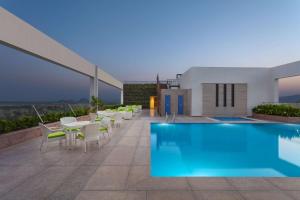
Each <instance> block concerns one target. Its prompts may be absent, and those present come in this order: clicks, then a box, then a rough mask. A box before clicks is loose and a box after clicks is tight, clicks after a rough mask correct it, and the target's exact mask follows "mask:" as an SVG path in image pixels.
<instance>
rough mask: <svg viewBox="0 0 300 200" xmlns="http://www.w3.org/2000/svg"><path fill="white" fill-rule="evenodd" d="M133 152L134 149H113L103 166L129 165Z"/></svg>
mask: <svg viewBox="0 0 300 200" xmlns="http://www.w3.org/2000/svg"><path fill="white" fill-rule="evenodd" d="M134 152H135V148H134V147H115V148H114V149H113V150H112V152H111V153H110V154H109V155H108V156H107V157H106V159H105V160H104V163H103V165H130V164H131V162H132V160H133V157H134Z"/></svg>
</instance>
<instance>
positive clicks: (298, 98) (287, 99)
mask: <svg viewBox="0 0 300 200" xmlns="http://www.w3.org/2000/svg"><path fill="white" fill-rule="evenodd" d="M279 102H280V103H300V94H297V95H292V96H284V97H279Z"/></svg>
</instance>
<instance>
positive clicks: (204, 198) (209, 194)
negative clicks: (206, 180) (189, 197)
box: [194, 191, 244, 200]
mask: <svg viewBox="0 0 300 200" xmlns="http://www.w3.org/2000/svg"><path fill="white" fill-rule="evenodd" d="M194 194H195V196H196V199H197V200H243V199H244V198H243V197H242V196H241V195H240V194H239V193H238V192H237V191H194Z"/></svg>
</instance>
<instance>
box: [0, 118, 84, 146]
mask: <svg viewBox="0 0 300 200" xmlns="http://www.w3.org/2000/svg"><path fill="white" fill-rule="evenodd" d="M77 120H79V121H82V120H89V116H88V115H85V116H81V117H77ZM47 126H49V127H59V122H54V123H49V124H47ZM41 135H42V133H41V130H40V128H39V127H38V126H36V127H32V128H27V129H22V130H18V131H13V132H10V133H5V134H1V135H0V149H3V148H6V147H9V146H12V145H15V144H18V143H21V142H24V141H26V140H29V139H32V138H36V137H39V136H41Z"/></svg>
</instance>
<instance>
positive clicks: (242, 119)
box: [213, 117, 253, 121]
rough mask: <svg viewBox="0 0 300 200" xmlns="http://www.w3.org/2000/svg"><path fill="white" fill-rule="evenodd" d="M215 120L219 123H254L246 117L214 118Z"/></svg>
mask: <svg viewBox="0 0 300 200" xmlns="http://www.w3.org/2000/svg"><path fill="white" fill-rule="evenodd" d="M213 119H216V120H219V121H253V120H252V119H249V118H244V117H213Z"/></svg>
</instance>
